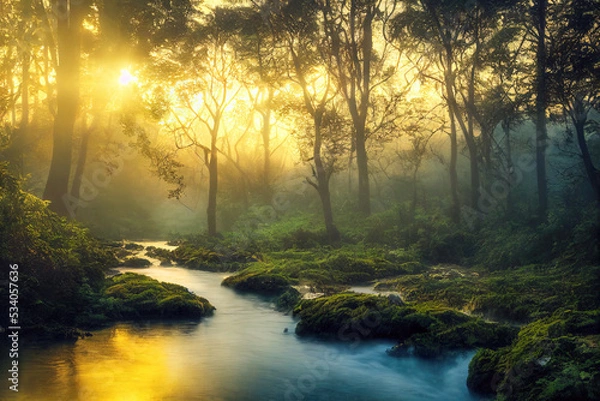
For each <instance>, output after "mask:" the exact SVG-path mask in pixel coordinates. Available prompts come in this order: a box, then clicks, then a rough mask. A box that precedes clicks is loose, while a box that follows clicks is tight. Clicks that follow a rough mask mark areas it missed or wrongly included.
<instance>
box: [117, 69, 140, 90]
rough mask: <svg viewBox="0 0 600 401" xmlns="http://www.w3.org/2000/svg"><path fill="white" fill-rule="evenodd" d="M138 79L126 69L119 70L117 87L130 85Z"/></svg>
mask: <svg viewBox="0 0 600 401" xmlns="http://www.w3.org/2000/svg"><path fill="white" fill-rule="evenodd" d="M137 81H138V78H137V77H136V76H135V75H133V74H132V73H131V72H130V71H129V70H128V69H127V68H123V69H122V70H121V75H120V76H119V85H121V86H127V85H129V84H132V83H136V82H137Z"/></svg>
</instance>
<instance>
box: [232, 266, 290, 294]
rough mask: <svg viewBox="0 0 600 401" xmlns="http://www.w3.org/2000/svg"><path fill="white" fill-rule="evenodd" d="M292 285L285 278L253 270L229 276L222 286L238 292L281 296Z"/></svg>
mask: <svg viewBox="0 0 600 401" xmlns="http://www.w3.org/2000/svg"><path fill="white" fill-rule="evenodd" d="M290 284H291V283H290V281H289V280H288V279H287V278H285V277H284V276H281V275H278V274H270V273H261V272H255V271H252V270H249V271H244V272H242V273H240V274H237V275H235V276H229V277H227V278H226V279H225V280H223V283H222V285H224V286H226V287H231V288H233V289H235V290H237V291H242V292H253V293H257V294H263V295H281V294H283V293H284V292H285V291H286V290H288V288H289V286H290Z"/></svg>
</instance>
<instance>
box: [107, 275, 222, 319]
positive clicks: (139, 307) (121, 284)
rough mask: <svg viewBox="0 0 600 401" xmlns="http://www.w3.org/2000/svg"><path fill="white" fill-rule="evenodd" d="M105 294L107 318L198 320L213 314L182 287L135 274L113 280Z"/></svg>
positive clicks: (195, 296)
mask: <svg viewBox="0 0 600 401" xmlns="http://www.w3.org/2000/svg"><path fill="white" fill-rule="evenodd" d="M104 294H105V298H106V299H105V300H104V301H103V302H104V306H105V307H106V314H107V315H108V316H109V317H111V318H113V319H132V318H179V317H194V318H201V317H204V316H210V315H212V313H213V311H214V310H215V308H214V307H213V306H212V305H211V304H210V303H209V302H208V301H207V300H206V299H204V298H202V297H199V296H197V295H194V294H193V293H191V292H190V291H189V290H188V289H186V288H185V287H182V286H180V285H176V284H170V283H161V282H159V281H157V280H154V279H151V278H149V277H146V276H142V275H139V274H134V273H125V274H121V275H118V276H114V277H112V278H111V279H110V280H109V284H108V285H107V288H106V289H105V290H104Z"/></svg>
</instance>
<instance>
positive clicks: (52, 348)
mask: <svg viewBox="0 0 600 401" xmlns="http://www.w3.org/2000/svg"><path fill="white" fill-rule="evenodd" d="M153 244H154V245H160V246H162V245H163V244H161V243H153ZM144 245H152V244H150V243H145V244H144ZM155 262H157V261H155ZM121 270H123V271H135V272H137V273H141V274H146V275H148V276H150V277H153V278H156V279H158V280H161V281H168V282H172V283H177V284H181V285H184V286H186V287H188V288H189V289H190V290H191V291H193V292H195V293H196V294H198V295H201V296H203V297H205V298H207V299H208V300H209V301H210V302H211V303H212V304H213V305H214V306H215V307H216V308H217V310H216V312H215V315H214V316H212V317H210V318H206V319H204V320H202V321H201V322H200V323H197V322H193V321H171V322H157V321H146V322H135V323H131V322H125V323H120V324H117V325H115V326H112V327H110V328H106V329H103V330H99V331H96V332H94V333H93V334H94V335H93V336H92V337H89V338H86V339H84V340H80V341H77V342H75V343H58V344H56V343H55V344H46V345H35V346H32V347H28V348H27V349H25V350H24V352H23V353H22V356H21V360H20V367H21V369H20V370H21V377H20V386H19V388H20V392H19V394H18V395H13V396H11V397H9V398H7V399H9V400H12V399H15V400H32V401H45V400H48V401H60V400H64V401H77V400H81V401H96V400H97V401H154V400H156V401H159V400H160V401H167V400H173V401H175V400H178V401H188V400H190V401H191V400H203V401H299V400H306V401H309V400H310V401H342V400H343V401H359V400H360V401H392V400H394V401H417V400H418V401H461V400H465V401H468V400H475V399H477V398H476V397H474V396H472V395H471V394H470V393H469V391H468V390H467V387H466V384H465V381H466V377H467V368H468V364H469V361H470V359H471V357H472V356H473V352H470V353H465V354H461V355H457V356H453V357H449V358H446V359H444V360H442V361H429V360H422V359H418V358H413V357H407V358H400V359H398V358H392V357H389V356H387V355H386V353H385V350H386V349H387V348H389V347H390V346H392V345H393V343H391V342H381V341H352V342H326V341H319V340H316V339H311V338H299V337H297V336H296V335H295V334H294V327H295V324H296V321H295V320H294V318H293V317H291V316H289V315H285V314H283V313H279V312H276V311H275V310H274V309H273V305H271V304H269V302H267V301H266V300H265V299H262V298H261V297H258V296H255V295H244V294H238V293H236V292H234V291H232V290H230V289H228V288H225V287H222V286H221V285H220V284H221V281H222V279H223V278H224V277H225V275H224V274H222V273H210V272H203V271H196V270H188V269H184V268H181V267H177V266H174V267H160V266H158V265H157V264H155V265H154V266H152V267H150V268H147V269H121ZM286 328H287V329H288V330H287V333H286V332H284V331H285V329H286ZM3 390H4V389H3ZM2 393H4V392H2ZM15 396H16V397H15Z"/></svg>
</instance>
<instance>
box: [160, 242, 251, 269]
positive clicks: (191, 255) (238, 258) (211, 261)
mask: <svg viewBox="0 0 600 401" xmlns="http://www.w3.org/2000/svg"><path fill="white" fill-rule="evenodd" d="M213 241H214V240H213ZM170 255H171V256H170V259H172V260H174V261H176V262H177V263H178V264H180V265H182V266H185V267H187V268H190V269H198V270H206V271H218V272H226V271H237V270H240V269H243V268H244V267H246V266H247V264H248V263H250V262H252V261H255V260H256V258H255V257H254V256H253V255H252V254H250V253H248V252H244V251H240V250H236V249H232V248H229V247H227V246H225V245H220V244H218V243H214V244H211V243H206V244H203V245H198V244H195V243H192V242H184V243H182V244H180V245H179V246H178V247H177V248H176V249H175V250H173V251H172V252H171V254H170Z"/></svg>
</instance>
